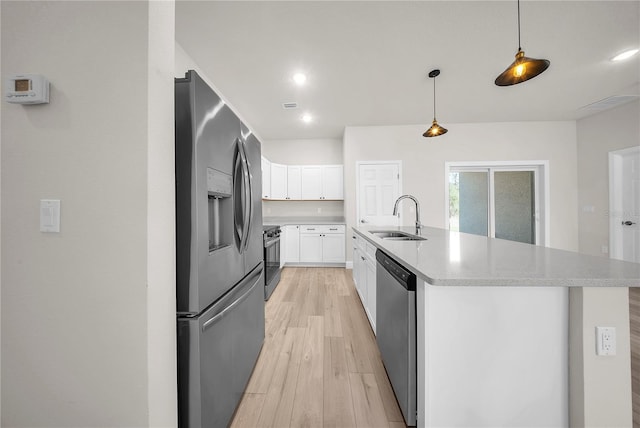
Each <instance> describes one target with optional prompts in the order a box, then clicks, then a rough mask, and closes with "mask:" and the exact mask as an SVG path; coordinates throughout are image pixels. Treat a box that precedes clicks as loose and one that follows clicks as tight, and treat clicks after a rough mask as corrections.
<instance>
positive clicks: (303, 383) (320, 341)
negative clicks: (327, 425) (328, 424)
mask: <svg viewBox="0 0 640 428" xmlns="http://www.w3.org/2000/svg"><path fill="white" fill-rule="evenodd" d="M308 318H309V327H308V329H307V334H306V335H305V339H304V345H303V351H302V359H301V361H300V373H298V384H297V385H296V396H295V400H294V402H293V412H292V414H291V426H293V427H322V420H323V400H324V393H323V370H324V361H323V359H324V331H323V330H324V320H323V319H322V317H318V316H310V317H308Z"/></svg>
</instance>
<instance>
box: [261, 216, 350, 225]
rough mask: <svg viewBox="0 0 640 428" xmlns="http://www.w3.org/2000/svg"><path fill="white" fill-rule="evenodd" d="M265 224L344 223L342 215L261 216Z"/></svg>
mask: <svg viewBox="0 0 640 428" xmlns="http://www.w3.org/2000/svg"><path fill="white" fill-rule="evenodd" d="M262 224H264V225H265V226H275V225H278V226H284V225H287V224H345V221H344V217H301V216H299V217H263V219H262Z"/></svg>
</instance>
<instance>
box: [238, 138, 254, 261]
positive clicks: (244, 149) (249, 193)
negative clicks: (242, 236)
mask: <svg viewBox="0 0 640 428" xmlns="http://www.w3.org/2000/svg"><path fill="white" fill-rule="evenodd" d="M240 148H241V149H242V154H243V155H244V156H243V161H244V167H245V177H246V179H247V187H246V195H247V199H246V200H247V201H248V203H249V209H248V210H247V213H246V214H247V221H246V223H245V224H246V226H247V227H246V233H247V237H246V241H245V244H244V249H243V251H246V250H247V248H249V238H250V236H251V226H252V225H251V219H252V218H253V184H252V183H251V181H252V180H251V169H250V168H249V157H248V156H247V145H246V143H245V140H244V139H241V140H240Z"/></svg>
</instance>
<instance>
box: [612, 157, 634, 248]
mask: <svg viewBox="0 0 640 428" xmlns="http://www.w3.org/2000/svg"><path fill="white" fill-rule="evenodd" d="M636 152H638V153H640V146H633V147H628V148H626V149H621V150H614V151H611V152H609V212H608V216H609V257H610V258H612V259H619V260H624V259H623V256H624V250H623V248H622V239H621V238H622V230H621V229H620V228H619V227H616V226H617V222H618V221H620V219H621V217H618V216H617V215H616V213H621V211H622V199H623V195H622V185H621V180H622V168H621V167H622V162H623V158H624V157H625V156H627V155H630V154H634V153H636Z"/></svg>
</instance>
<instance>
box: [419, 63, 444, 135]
mask: <svg viewBox="0 0 640 428" xmlns="http://www.w3.org/2000/svg"><path fill="white" fill-rule="evenodd" d="M438 75H440V70H437V69H436V70H431V71H430V72H429V77H430V78H432V79H433V122H432V123H431V127H430V128H429V129H427V130H426V131H425V133H424V134H422V136H423V137H437V136H438V135H442V134H446V133H447V129H446V128H443V127H442V126H440V125H438V121H437V120H436V77H437V76H438Z"/></svg>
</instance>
